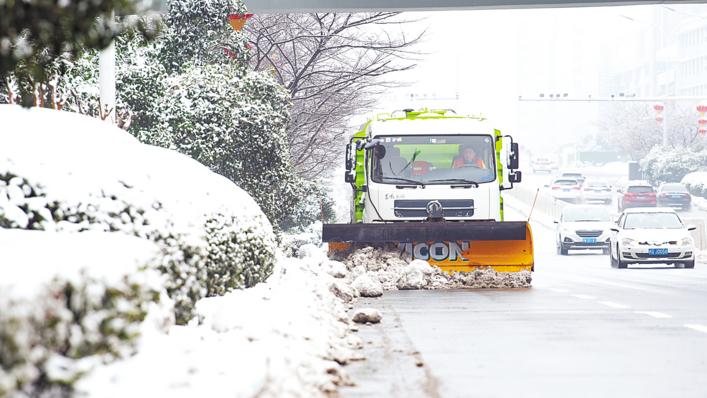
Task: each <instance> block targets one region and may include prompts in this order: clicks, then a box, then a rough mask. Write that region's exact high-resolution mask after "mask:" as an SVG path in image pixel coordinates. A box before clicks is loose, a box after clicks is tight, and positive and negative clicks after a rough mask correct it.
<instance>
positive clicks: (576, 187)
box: [549, 178, 582, 203]
mask: <svg viewBox="0 0 707 398" xmlns="http://www.w3.org/2000/svg"><path fill="white" fill-rule="evenodd" d="M549 188H550V194H551V195H552V197H553V198H555V199H559V200H564V201H567V202H575V203H576V202H579V201H580V200H581V199H582V192H581V184H580V183H579V181H577V180H575V179H571V178H558V179H556V180H554V181H553V182H552V184H550V187H549Z"/></svg>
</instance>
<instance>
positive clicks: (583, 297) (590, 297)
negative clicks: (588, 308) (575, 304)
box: [572, 294, 596, 300]
mask: <svg viewBox="0 0 707 398" xmlns="http://www.w3.org/2000/svg"><path fill="white" fill-rule="evenodd" d="M572 297H577V298H578V299H582V300H594V299H595V298H596V297H594V296H590V295H588V294H573V295H572Z"/></svg>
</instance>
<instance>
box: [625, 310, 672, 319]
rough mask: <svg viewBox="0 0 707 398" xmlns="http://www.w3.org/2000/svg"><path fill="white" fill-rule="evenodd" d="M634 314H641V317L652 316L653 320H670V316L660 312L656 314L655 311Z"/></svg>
mask: <svg viewBox="0 0 707 398" xmlns="http://www.w3.org/2000/svg"><path fill="white" fill-rule="evenodd" d="M634 313H635V314H641V315H648V316H652V317H653V318H658V319H667V318H672V317H673V316H672V315H668V314H665V313H662V312H657V311H634Z"/></svg>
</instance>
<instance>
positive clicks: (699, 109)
mask: <svg viewBox="0 0 707 398" xmlns="http://www.w3.org/2000/svg"><path fill="white" fill-rule="evenodd" d="M697 112H700V113H705V112H707V103H705V102H703V103H701V104H699V105H697Z"/></svg>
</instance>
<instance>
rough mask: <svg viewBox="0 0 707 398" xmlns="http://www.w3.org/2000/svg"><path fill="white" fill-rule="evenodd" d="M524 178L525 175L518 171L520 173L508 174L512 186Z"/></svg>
mask: <svg viewBox="0 0 707 398" xmlns="http://www.w3.org/2000/svg"><path fill="white" fill-rule="evenodd" d="M522 177H523V174H522V173H521V172H520V171H519V170H518V171H514V172H513V173H510V174H508V181H509V182H510V183H511V184H517V183H519V182H520V180H521V179H522Z"/></svg>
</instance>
